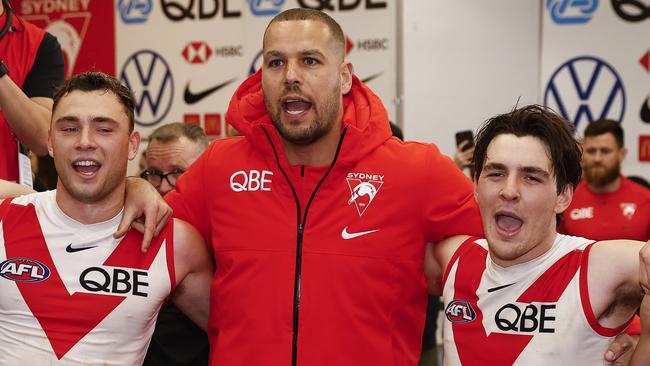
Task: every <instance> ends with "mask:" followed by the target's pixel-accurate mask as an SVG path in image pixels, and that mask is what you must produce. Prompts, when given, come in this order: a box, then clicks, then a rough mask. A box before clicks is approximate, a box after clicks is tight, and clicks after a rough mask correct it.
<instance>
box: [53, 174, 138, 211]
mask: <svg viewBox="0 0 650 366" xmlns="http://www.w3.org/2000/svg"><path fill="white" fill-rule="evenodd" d="M103 168H104V167H103ZM57 171H61V170H58V169H57ZM70 175H71V174H69V173H64V174H60V175H59V180H60V183H61V184H62V185H63V188H64V189H65V190H66V192H67V193H68V195H69V196H70V197H72V198H73V199H74V200H76V201H79V202H81V203H84V204H92V203H97V202H101V201H102V200H104V199H105V198H106V197H108V196H109V195H110V194H111V193H112V192H113V191H114V190H115V189H117V187H118V186H119V184H120V183H121V182H122V180H124V179H125V176H126V165H125V169H124V174H123V175H120V174H109V175H108V176H107V177H106V178H105V179H103V180H101V182H93V183H89V184H87V185H86V184H83V183H80V184H76V183H74V182H73V180H72V179H71V177H70ZM97 178H99V177H97ZM90 186H95V187H92V188H91V187H90ZM58 188H59V187H57V189H58Z"/></svg>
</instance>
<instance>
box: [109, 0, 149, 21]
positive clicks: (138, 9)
mask: <svg viewBox="0 0 650 366" xmlns="http://www.w3.org/2000/svg"><path fill="white" fill-rule="evenodd" d="M151 2H152V0H119V1H118V2H117V11H118V12H119V13H120V18H122V22H124V23H125V24H138V23H144V22H146V21H147V19H148V18H149V14H150V13H151V8H152V7H153V6H152V4H151Z"/></svg>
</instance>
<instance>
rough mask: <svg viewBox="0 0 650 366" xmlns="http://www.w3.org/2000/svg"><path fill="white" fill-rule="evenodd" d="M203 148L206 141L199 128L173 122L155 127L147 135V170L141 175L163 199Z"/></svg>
mask: <svg viewBox="0 0 650 366" xmlns="http://www.w3.org/2000/svg"><path fill="white" fill-rule="evenodd" d="M206 147H208V138H207V136H206V135H205V132H204V131H203V129H202V128H201V127H199V126H196V125H193V124H190V123H181V122H175V123H169V124H166V125H164V126H161V127H158V128H157V129H155V130H154V131H153V132H152V133H151V135H150V136H149V146H148V147H147V152H146V154H145V159H146V165H147V169H146V170H145V171H144V172H143V173H142V174H141V176H142V178H144V179H146V180H147V181H148V182H149V183H151V184H152V185H153V186H154V187H156V189H157V190H158V192H159V193H160V194H161V195H163V196H164V195H165V193H167V192H169V191H170V190H171V189H172V188H174V186H176V180H177V179H178V177H180V176H181V174H183V173H184V172H185V171H186V170H187V168H189V167H190V165H191V164H192V163H193V162H194V160H196V159H197V158H198V157H199V155H201V153H202V152H203V151H204V150H205V148H206Z"/></svg>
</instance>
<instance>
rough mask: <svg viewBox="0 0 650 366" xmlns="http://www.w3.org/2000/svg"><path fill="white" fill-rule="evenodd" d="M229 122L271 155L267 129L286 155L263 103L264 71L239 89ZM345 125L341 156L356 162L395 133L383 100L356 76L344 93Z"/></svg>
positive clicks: (344, 159)
mask: <svg viewBox="0 0 650 366" xmlns="http://www.w3.org/2000/svg"><path fill="white" fill-rule="evenodd" d="M226 122H227V123H230V124H231V125H232V126H233V127H234V128H235V129H236V130H237V131H239V133H241V134H242V135H244V136H246V137H247V139H248V140H249V141H250V143H251V144H252V145H253V146H255V147H256V148H258V149H260V150H262V151H264V152H265V153H268V154H272V153H273V147H272V146H271V145H270V144H269V141H268V138H267V136H266V133H265V132H264V131H266V132H268V134H269V136H270V137H271V140H272V141H273V144H274V145H275V146H276V149H277V151H278V153H281V155H282V156H283V157H284V152H283V151H282V148H281V146H282V145H281V144H280V137H279V135H278V133H277V131H276V129H275V126H274V125H273V121H272V120H271V116H270V115H269V114H268V112H267V110H266V106H265V104H264V92H263V91H262V71H261V70H260V71H258V72H257V73H255V74H253V75H251V76H250V77H249V78H248V79H246V80H245V81H244V82H243V83H242V84H241V85H240V86H239V87H238V88H237V90H236V91H235V94H234V95H233V97H232V99H231V101H230V105H229V106H228V112H227V113H226ZM346 127H347V132H346V133H345V137H344V140H343V145H342V146H341V151H340V153H339V157H338V161H339V162H343V163H354V162H357V161H358V160H359V159H360V158H361V157H363V156H365V155H367V154H368V153H369V152H371V151H372V150H374V149H375V148H377V147H378V146H379V145H381V144H383V143H384V142H385V141H386V140H388V139H389V138H390V137H391V136H392V132H391V129H390V125H389V122H388V114H387V113H386V108H384V105H383V104H382V102H381V99H379V97H378V96H377V95H375V93H373V92H372V91H371V90H370V89H369V88H368V87H367V86H366V85H365V84H364V83H362V82H361V80H359V79H358V78H357V77H356V75H353V77H352V87H351V89H350V92H349V93H348V94H347V95H344V96H343V123H342V128H343V129H345V128H346Z"/></svg>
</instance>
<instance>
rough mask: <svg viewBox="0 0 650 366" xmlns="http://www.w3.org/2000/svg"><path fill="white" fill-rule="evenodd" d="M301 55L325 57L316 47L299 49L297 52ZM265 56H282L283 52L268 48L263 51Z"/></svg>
mask: <svg viewBox="0 0 650 366" xmlns="http://www.w3.org/2000/svg"><path fill="white" fill-rule="evenodd" d="M298 53H299V54H300V55H301V56H319V57H322V58H325V55H324V54H323V53H322V52H321V51H320V50H318V49H315V48H310V49H306V50H301V51H300V52H298ZM264 55H266V56H267V57H282V56H284V53H283V52H280V51H276V50H270V51H267V52H265V53H264Z"/></svg>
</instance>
